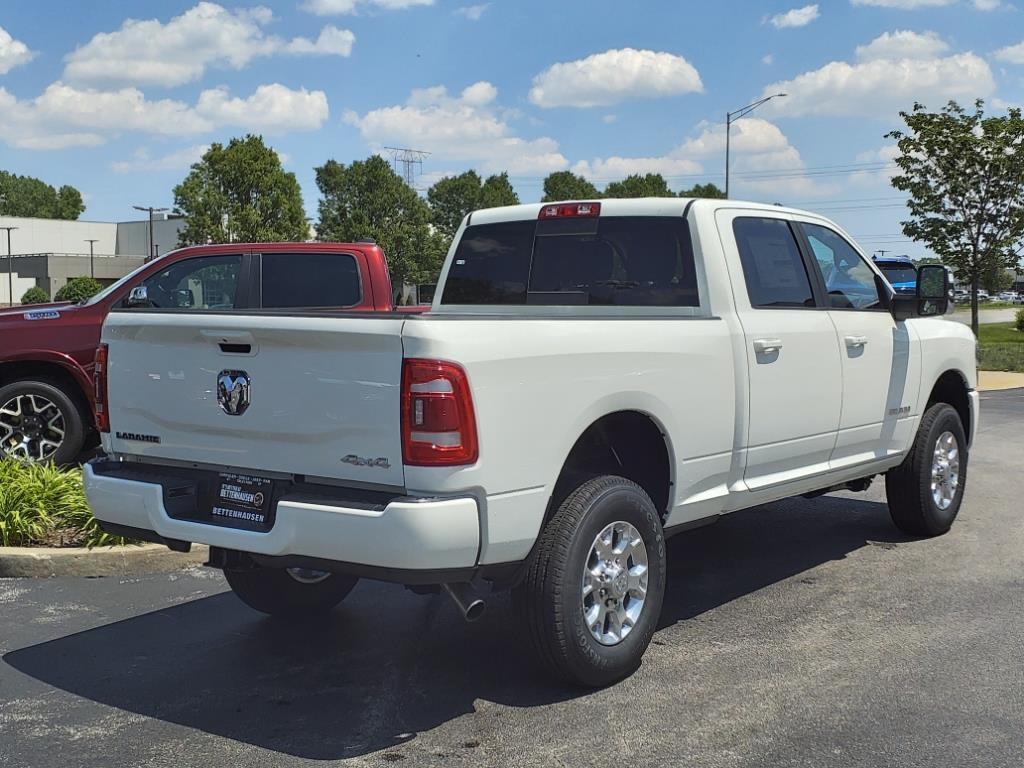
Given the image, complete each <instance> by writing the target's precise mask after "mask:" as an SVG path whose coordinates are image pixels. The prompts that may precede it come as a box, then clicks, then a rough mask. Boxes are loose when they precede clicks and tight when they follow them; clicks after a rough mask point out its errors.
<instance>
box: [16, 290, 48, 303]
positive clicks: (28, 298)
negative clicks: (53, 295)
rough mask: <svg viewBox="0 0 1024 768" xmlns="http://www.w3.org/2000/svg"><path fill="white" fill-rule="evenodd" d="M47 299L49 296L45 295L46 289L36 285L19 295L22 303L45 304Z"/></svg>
mask: <svg viewBox="0 0 1024 768" xmlns="http://www.w3.org/2000/svg"><path fill="white" fill-rule="evenodd" d="M49 300H50V297H49V296H47V295H46V291H44V290H43V289H42V288H40V287H39V286H38V285H33V286H32V287H31V288H29V289H28V290H27V291H25V294H24V295H23V296H22V297H21V303H22V304H46V303H47V302H49Z"/></svg>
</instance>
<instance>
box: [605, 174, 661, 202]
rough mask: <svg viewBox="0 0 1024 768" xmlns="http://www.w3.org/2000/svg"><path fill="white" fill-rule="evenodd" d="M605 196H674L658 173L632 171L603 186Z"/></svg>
mask: <svg viewBox="0 0 1024 768" xmlns="http://www.w3.org/2000/svg"><path fill="white" fill-rule="evenodd" d="M604 196H605V197H675V195H674V194H672V190H671V189H669V188H668V183H667V182H666V181H665V178H664V177H663V176H662V175H661V174H660V173H645V174H643V175H642V176H641V175H640V174H638V173H634V174H632V175H630V176H627V177H626V178H624V179H623V180H622V181H613V182H612V183H611V184H609V185H608V186H607V187H605V188H604Z"/></svg>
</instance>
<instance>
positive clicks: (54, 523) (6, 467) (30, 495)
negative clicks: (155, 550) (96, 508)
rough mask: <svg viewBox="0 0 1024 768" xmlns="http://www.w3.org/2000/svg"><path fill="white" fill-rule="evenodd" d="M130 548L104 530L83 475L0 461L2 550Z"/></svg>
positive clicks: (58, 469)
mask: <svg viewBox="0 0 1024 768" xmlns="http://www.w3.org/2000/svg"><path fill="white" fill-rule="evenodd" d="M125 543H129V542H127V541H126V540H125V539H122V538H121V537H119V536H111V535H110V534H108V533H104V532H103V531H101V530H100V528H99V525H98V524H97V523H96V520H95V519H94V518H93V516H92V512H91V511H90V509H89V503H88V502H87V501H86V499H85V491H84V490H83V488H82V470H81V469H78V468H70V469H61V468H60V467H56V466H54V465H53V464H23V463H21V462H17V461H12V460H9V459H0V546H4V547H31V546H87V547H98V546H105V545H113V544H125Z"/></svg>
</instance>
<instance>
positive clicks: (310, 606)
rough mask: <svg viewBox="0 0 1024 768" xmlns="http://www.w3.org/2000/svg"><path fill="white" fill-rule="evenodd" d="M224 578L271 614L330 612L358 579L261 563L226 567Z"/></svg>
mask: <svg viewBox="0 0 1024 768" xmlns="http://www.w3.org/2000/svg"><path fill="white" fill-rule="evenodd" d="M224 578H225V579H227V582H228V585H229V586H230V587H231V590H232V591H233V592H234V593H235V594H236V595H237V596H238V598H239V599H240V600H241V601H242V602H243V603H245V604H246V605H248V606H249V607H250V608H253V609H255V610H257V611H261V612H263V613H267V614H270V615H271V616H291V617H300V616H308V615H311V614H317V613H326V612H328V611H330V610H331V609H332V608H334V607H335V606H336V605H337V604H338V603H340V602H341V601H342V600H344V599H345V598H346V597H348V593H349V592H351V591H352V588H353V587H355V585H356V583H357V582H358V581H359V580H358V579H357V578H355V577H354V576H343V575H341V574H339V573H329V572H327V571H315V570H311V569H308V568H264V567H261V566H254V567H252V568H246V569H244V570H237V571H235V570H226V571H224Z"/></svg>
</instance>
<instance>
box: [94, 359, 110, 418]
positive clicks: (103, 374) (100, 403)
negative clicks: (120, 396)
mask: <svg viewBox="0 0 1024 768" xmlns="http://www.w3.org/2000/svg"><path fill="white" fill-rule="evenodd" d="M107 354H108V353H107V345H106V344H100V345H99V346H98V347H97V348H96V364H95V366H93V373H92V381H93V387H94V391H93V404H94V408H95V410H96V429H98V430H99V431H100V432H109V431H110V412H109V411H108V410H107Z"/></svg>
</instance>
